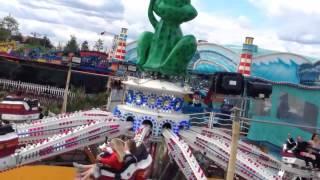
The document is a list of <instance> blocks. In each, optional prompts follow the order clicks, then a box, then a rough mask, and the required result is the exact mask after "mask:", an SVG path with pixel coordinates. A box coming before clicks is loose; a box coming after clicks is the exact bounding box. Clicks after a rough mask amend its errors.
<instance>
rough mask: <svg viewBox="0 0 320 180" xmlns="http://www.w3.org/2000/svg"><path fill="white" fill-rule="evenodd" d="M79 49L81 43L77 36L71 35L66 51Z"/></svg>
mask: <svg viewBox="0 0 320 180" xmlns="http://www.w3.org/2000/svg"><path fill="white" fill-rule="evenodd" d="M78 51H79V45H78V43H77V38H76V37H75V36H71V39H70V40H69V41H68V42H67V44H66V46H65V47H64V53H76V52H78Z"/></svg>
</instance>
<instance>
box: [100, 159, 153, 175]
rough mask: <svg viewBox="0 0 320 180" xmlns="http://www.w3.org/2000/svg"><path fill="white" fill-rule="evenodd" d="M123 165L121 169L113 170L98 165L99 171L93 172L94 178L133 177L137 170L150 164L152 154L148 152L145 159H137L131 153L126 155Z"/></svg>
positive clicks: (144, 168)
mask: <svg viewBox="0 0 320 180" xmlns="http://www.w3.org/2000/svg"><path fill="white" fill-rule="evenodd" d="M124 164H125V165H124V167H123V168H122V169H121V170H115V169H113V168H110V167H103V166H102V167H99V168H98V170H99V171H100V172H99V173H95V178H96V179H99V180H104V179H115V180H122V179H134V176H135V174H136V173H137V172H138V171H141V170H146V169H147V168H148V167H149V166H150V165H151V164H152V156H151V155H150V154H149V155H148V156H146V158H145V159H142V160H140V161H138V159H137V158H136V157H135V156H133V155H131V154H130V155H126V157H125V163H124Z"/></svg>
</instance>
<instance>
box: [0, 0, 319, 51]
mask: <svg viewBox="0 0 320 180" xmlns="http://www.w3.org/2000/svg"><path fill="white" fill-rule="evenodd" d="M246 1H249V2H250V3H252V4H253V5H254V6H256V7H257V8H258V10H259V11H260V12H261V13H262V14H265V17H266V18H267V19H261V21H265V22H266V23H265V25H264V26H263V27H257V26H255V23H254V20H252V19H251V17H248V16H245V15H244V14H239V15H238V16H235V17H230V16H227V15H222V14H215V13H214V11H213V12H208V11H204V10H203V9H207V8H206V6H207V2H205V1H203V0H193V1H192V4H193V5H194V6H195V7H196V9H197V10H198V13H199V14H198V17H197V18H196V19H194V20H192V21H191V22H188V23H185V24H183V25H182V26H181V27H182V29H183V32H184V34H194V35H195V36H196V37H197V39H203V40H208V41H210V42H213V43H218V44H238V45H241V44H242V43H243V41H244V38H245V37H246V36H253V37H255V38H256V39H255V43H256V44H257V45H259V47H263V48H268V49H274V50H279V51H290V52H294V53H301V54H307V55H315V56H320V51H319V50H318V49H319V44H320V40H319V39H320V33H318V29H320V16H319V15H320V8H318V7H320V6H319V3H320V1H319V2H318V0H305V1H301V0H246ZM149 2H150V1H149V0H120V1H112V0H92V1H87V0H59V1H55V0H37V1H25V0H12V1H3V2H2V3H1V6H0V16H2V17H3V16H6V15H8V14H9V13H11V15H12V16H14V17H15V18H17V20H18V21H19V23H20V30H21V32H22V33H23V34H25V35H30V33H31V32H38V33H40V34H46V35H47V36H48V37H49V38H50V39H52V41H53V42H54V44H55V45H57V44H58V42H63V43H66V41H68V40H69V39H70V35H75V36H76V37H77V38H78V41H79V44H80V43H81V42H82V41H84V40H88V41H89V44H90V45H91V46H93V44H94V42H95V41H96V40H97V39H98V38H102V39H103V40H104V42H105V45H106V46H110V45H111V42H112V38H113V37H112V36H111V35H110V33H111V34H112V33H114V34H118V33H119V31H120V29H121V28H122V27H126V28H128V29H129V31H128V38H129V39H128V41H133V40H136V39H137V38H138V37H139V35H140V34H141V33H142V32H144V31H153V27H152V26H151V25H150V23H149V20H148V16H147V10H148V4H149ZM102 31H107V32H110V33H108V35H107V36H100V35H99V33H100V32H102Z"/></svg>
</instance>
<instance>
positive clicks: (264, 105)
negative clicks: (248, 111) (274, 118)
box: [252, 99, 271, 116]
mask: <svg viewBox="0 0 320 180" xmlns="http://www.w3.org/2000/svg"><path fill="white" fill-rule="evenodd" d="M252 101H253V103H252V108H253V115H256V116H269V115H270V112H271V99H265V100H263V99H254V100H252Z"/></svg>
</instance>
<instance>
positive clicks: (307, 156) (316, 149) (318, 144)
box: [286, 134, 320, 169]
mask: <svg viewBox="0 0 320 180" xmlns="http://www.w3.org/2000/svg"><path fill="white" fill-rule="evenodd" d="M286 144H287V149H288V150H291V151H292V152H293V153H294V154H295V156H296V157H297V158H300V159H303V160H304V161H305V162H306V166H307V167H310V165H312V167H313V168H315V169H320V139H319V135H318V134H313V135H312V137H311V139H310V140H309V141H305V140H303V139H302V137H301V136H298V137H297V139H296V141H295V140H294V139H293V138H292V137H291V136H290V135H289V137H288V140H287V143H286Z"/></svg>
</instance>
